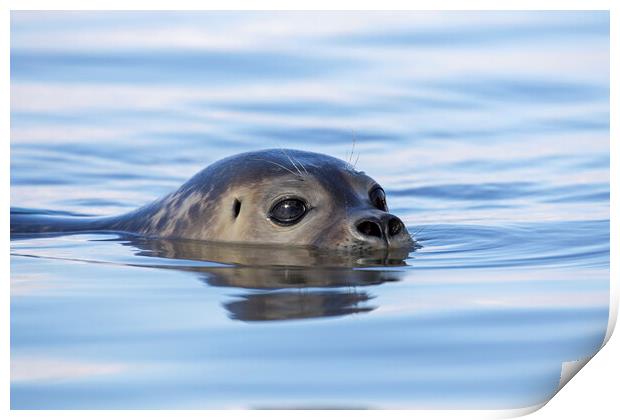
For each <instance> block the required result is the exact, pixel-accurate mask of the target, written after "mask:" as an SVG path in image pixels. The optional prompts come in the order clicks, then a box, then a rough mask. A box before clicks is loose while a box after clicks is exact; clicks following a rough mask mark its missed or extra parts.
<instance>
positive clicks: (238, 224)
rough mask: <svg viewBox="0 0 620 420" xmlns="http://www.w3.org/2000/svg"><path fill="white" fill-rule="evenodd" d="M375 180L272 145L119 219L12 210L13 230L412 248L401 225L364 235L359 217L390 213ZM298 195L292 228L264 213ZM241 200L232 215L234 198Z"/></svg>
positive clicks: (335, 162)
mask: <svg viewBox="0 0 620 420" xmlns="http://www.w3.org/2000/svg"><path fill="white" fill-rule="evenodd" d="M375 185H377V184H376V182H375V181H374V180H373V179H372V178H370V177H368V176H367V175H365V174H364V173H363V172H359V171H356V170H355V169H354V168H353V166H352V165H350V164H349V163H347V162H344V161H342V160H340V159H336V158H333V157H330V156H326V155H322V154H318V153H311V152H304V151H298V150H284V149H270V150H262V151H257V152H249V153H242V154H239V155H235V156H231V157H228V158H226V159H222V160H220V161H218V162H215V163H213V164H212V165H210V166H208V167H207V168H205V169H204V170H202V171H200V172H199V173H197V174H196V175H194V176H193V177H192V178H191V179H190V180H189V181H187V182H186V183H185V184H183V185H182V186H181V187H180V188H179V189H178V190H177V191H175V192H173V193H171V194H169V195H167V196H165V197H163V198H161V199H159V200H157V201H155V202H153V203H151V204H148V205H146V206H144V207H141V208H139V209H137V210H134V211H132V212H130V213H127V214H124V215H121V216H117V217H103V218H88V217H59V216H50V215H34V214H24V213H20V212H14V211H12V212H11V233H12V234H19V233H35V232H72V231H86V230H88V231H102V230H105V231H123V232H133V233H137V234H140V235H144V236H151V237H159V238H184V239H196V240H207V241H215V242H231V243H250V244H273V245H299V246H309V247H317V248H338V249H346V250H350V251H364V250H370V249H377V248H383V247H390V248H404V247H410V246H411V245H412V244H413V241H412V239H411V237H410V235H409V234H408V232H407V230H406V229H404V228H403V229H402V231H401V232H400V233H399V234H398V235H394V237H391V238H389V240H387V239H380V238H374V237H364V236H363V235H360V234H359V232H357V230H356V228H355V226H356V223H357V222H358V221H359V220H362V219H368V218H370V219H373V220H383V219H385V217H393V216H391V215H389V214H387V213H386V212H383V211H381V210H379V209H377V208H375V207H374V206H373V205H372V203H371V202H370V199H369V197H368V192H369V191H370V189H371V188H373V186H375ZM285 196H295V197H302V198H303V199H304V200H306V202H307V203H308V204H309V206H310V210H309V211H308V213H307V214H306V216H305V217H304V218H303V219H302V220H301V221H300V222H299V223H297V224H295V225H293V226H287V227H283V226H278V225H277V224H275V223H273V221H271V220H270V219H269V217H268V212H269V210H270V208H271V206H272V205H273V203H275V202H276V201H277V200H280V199H282V198H283V197H285ZM236 201H238V202H240V203H241V206H240V212H239V214H238V216H237V217H235V213H234V206H235V202H236Z"/></svg>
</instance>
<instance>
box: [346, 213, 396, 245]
mask: <svg viewBox="0 0 620 420" xmlns="http://www.w3.org/2000/svg"><path fill="white" fill-rule="evenodd" d="M356 227H357V231H358V232H359V233H361V234H362V235H364V236H368V237H375V238H380V239H387V238H391V237H392V236H396V235H398V234H399V233H400V232H402V230H403V228H404V225H403V222H401V221H400V219H399V218H398V217H396V216H392V215H391V214H388V215H385V216H384V217H381V218H380V219H374V218H373V219H363V220H361V221H360V222H358V223H357V225H356Z"/></svg>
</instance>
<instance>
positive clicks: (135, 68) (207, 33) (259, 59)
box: [11, 12, 609, 408]
mask: <svg viewBox="0 0 620 420" xmlns="http://www.w3.org/2000/svg"><path fill="white" fill-rule="evenodd" d="M608 39H609V20H608V15H607V14H606V13H598V12H597V13H594V12H592V13H577V12H570V13H525V12H523V13H441V14H437V13H417V14H416V13H397V14H387V13H386V14H379V13H375V14H373V13H331V14H315V13H300V14H283V13H279V14H277V13H263V14H243V13H174V14H172V13H133V14H132V13H35V12H31V13H13V14H12V24H11V124H12V126H11V206H13V207H21V208H26V209H39V210H47V211H62V212H71V213H80V214H92V215H113V214H118V213H122V212H126V211H128V210H130V209H133V208H135V207H137V206H140V205H142V204H145V203H147V202H149V201H150V200H153V199H155V198H157V197H159V196H161V195H163V194H165V193H167V192H169V191H172V190H174V189H175V188H176V187H177V186H178V185H180V184H181V183H182V182H184V181H185V180H186V179H188V178H189V177H190V176H191V175H193V174H194V173H195V172H197V171H198V170H200V169H202V168H203V167H204V166H206V165H208V164H209V163H211V162H213V161H215V160H217V159H219V158H222V157H225V156H228V155H230V154H233V153H238V152H244V151H249V150H254V149H262V148H268V147H289V148H299V149H306V150H311V151H316V152H321V153H326V154H331V155H334V156H338V157H342V158H346V157H347V156H348V154H349V153H350V151H351V147H352V143H353V139H355V143H356V146H355V149H356V153H355V154H357V152H359V162H358V167H359V168H361V169H363V170H364V171H365V172H367V173H368V174H369V175H371V176H372V177H374V178H375V179H376V180H377V181H379V182H380V183H381V184H382V185H383V186H384V187H385V188H386V191H387V194H388V204H389V205H390V208H391V210H392V211H393V213H395V214H397V215H399V216H400V217H401V218H402V219H403V220H404V221H405V223H406V224H407V227H408V229H409V230H410V232H412V233H415V237H416V238H417V239H418V241H419V242H420V244H421V245H422V248H421V249H418V250H417V251H415V252H413V253H411V254H410V255H408V257H407V258H406V259H405V260H404V263H405V264H404V265H399V264H388V265H382V264H380V263H378V262H377V261H372V260H368V261H360V262H358V263H357V264H355V267H354V268H345V267H343V266H341V265H338V264H336V265H333V266H332V265H330V264H323V263H321V260H313V259H312V258H310V257H309V256H307V255H303V254H301V255H300V254H298V253H297V254H296V253H295V252H290V253H287V252H284V251H282V252H281V253H275V252H265V250H260V249H259V250H251V249H247V250H246V249H237V250H228V251H226V252H224V251H223V250H221V249H219V248H218V247H213V246H209V245H200V244H189V245H188V244H184V243H177V242H174V241H148V240H145V239H144V238H135V237H130V236H119V235H118V234H109V233H107V234H106V233H101V234H96V233H89V234H80V235H70V236H39V237H15V238H12V241H11V391H12V392H11V406H12V408H229V407H234V408H237V407H241V408H276V407H345V408H346V407H349V408H401V407H403V408H415V407H420V408H517V407H524V406H529V405H533V404H537V403H540V402H543V401H545V400H547V399H548V398H550V397H551V396H552V395H553V394H554V392H555V391H556V389H557V386H558V381H559V378H560V372H561V368H562V363H563V362H565V361H571V360H576V359H580V358H584V357H587V356H590V355H592V354H594V353H595V352H596V351H597V350H598V349H599V347H600V345H601V343H602V341H603V338H604V336H605V331H606V327H607V318H608V304H609V96H608V91H609V41H608ZM222 252H224V254H225V255H226V256H227V257H226V258H224V259H223V260H222V258H219V257H218V255H219V254H218V253H222ZM308 261H310V263H308Z"/></svg>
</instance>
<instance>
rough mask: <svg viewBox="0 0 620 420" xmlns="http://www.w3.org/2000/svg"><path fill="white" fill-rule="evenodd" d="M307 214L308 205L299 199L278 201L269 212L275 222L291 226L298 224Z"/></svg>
mask: <svg viewBox="0 0 620 420" xmlns="http://www.w3.org/2000/svg"><path fill="white" fill-rule="evenodd" d="M305 214H306V203H304V202H303V201H301V200H300V199H298V198H286V199H284V200H282V201H278V202H277V203H276V204H275V205H274V206H273V207H272V208H271V210H270V211H269V217H270V218H271V220H273V221H274V222H276V223H278V224H280V225H284V226H289V225H293V224H295V223H297V222H298V221H300V220H301V218H302V217H303V216H304V215H305Z"/></svg>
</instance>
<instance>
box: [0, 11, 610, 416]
mask: <svg viewBox="0 0 620 420" xmlns="http://www.w3.org/2000/svg"><path fill="white" fill-rule="evenodd" d="M4 4H6V7H5V8H4V13H3V14H2V25H1V27H2V47H3V55H2V58H3V61H2V64H3V65H2V66H1V67H0V71H1V72H2V73H1V75H2V80H3V85H4V89H3V90H2V91H3V92H7V93H8V92H10V76H9V66H8V56H9V50H10V42H9V35H10V25H9V19H10V12H9V11H10V10H37V9H39V10H68V9H81V10H106V9H108V10H138V9H154V10H198V9H210V10H242V9H251V10H277V9H288V10H610V11H611V25H610V26H611V46H612V47H611V48H612V50H611V67H612V69H613V71H611V73H610V74H611V75H612V76H611V77H612V80H611V90H612V92H611V93H612V95H611V110H612V112H611V115H610V123H611V127H610V130H611V131H610V137H611V138H614V134H615V133H617V121H618V113H617V98H618V87H617V85H616V84H615V83H614V82H615V80H614V76H613V75H614V74H615V73H617V71H618V68H619V67H618V65H617V51H615V49H614V48H615V47H617V45H618V32H619V31H618V28H620V19H618V15H617V13H618V10H619V9H618V7H616V8H615V10H614V7H613V1H611V0H591V1H581V0H579V1H578V0H563V1H559V0H521V1H502V2H498V1H492V0H487V1H468V2H467V4H464V3H463V2H461V1H458V0H452V1H447V0H436V1H434V2H432V3H431V2H421V1H413V0H409V1H393V0H383V1H382V2H370V1H361V0H360V1H356V2H347V1H343V2H337V1H333V0H332V1H324V0H320V1H313V2H311V3H310V2H302V1H296V2H289V1H262V2H260V4H257V2H252V1H228V2H226V3H224V2H221V1H219V2H215V1H188V0H176V1H174V2H170V1H161V0H150V1H131V2H130V1H126V0H125V1H120V0H106V1H103V0H93V1H88V2H87V1H75V0H74V1H70V0H59V1H55V2H54V3H53V4H50V3H49V2H47V1H27V0H26V1H8V2H5V3H4ZM377 6H381V7H377ZM2 106H3V108H4V109H3V112H2V115H1V117H0V118H2V119H1V120H0V121H1V123H2V124H1V125H0V126H1V127H3V128H4V130H3V131H4V139H5V141H4V143H3V148H2V151H3V153H0V159H1V163H0V167H1V168H3V169H4V170H2V174H1V176H2V194H3V198H5V199H4V200H3V201H2V202H3V203H5V209H4V211H5V213H4V215H5V217H4V218H3V219H2V223H1V225H0V226H1V229H2V233H3V235H4V238H6V239H5V242H4V246H3V251H4V252H3V254H2V267H3V271H4V273H5V274H7V275H5V276H3V279H4V281H5V292H4V294H3V296H2V299H3V303H4V304H3V315H4V316H5V317H6V318H5V320H4V322H2V323H1V328H2V337H3V338H4V339H3V340H2V343H3V345H2V348H1V350H0V351H1V352H2V356H3V357H2V361H3V363H2V364H1V365H0V366H1V367H0V369H1V372H2V377H3V382H2V389H1V398H0V404H2V406H1V408H2V412H4V413H7V412H9V398H8V396H9V389H10V384H9V381H10V378H9V366H10V351H9V341H8V339H7V338H8V337H9V314H10V312H9V308H10V282H9V275H8V274H9V242H8V238H9V217H8V214H7V213H8V210H9V208H8V207H9V206H8V203H9V201H10V177H9V171H8V168H9V167H10V165H9V164H10V161H9V160H10V142H9V139H10V127H9V122H10V98H9V96H8V94H7V95H6V96H5V98H4V100H3V101H2ZM618 164H619V162H618V145H617V142H612V144H611V165H610V178H611V179H610V181H611V197H610V206H611V209H612V210H611V213H610V214H612V215H613V214H614V210H616V209H617V208H618V205H617V204H618V203H617V201H618V191H617V186H618V184H617V178H618V177H617V175H618ZM619 227H620V226H619V225H618V223H617V219H616V218H614V217H613V216H612V217H611V243H610V247H611V248H610V250H611V267H610V270H611V271H610V273H611V279H612V281H611V300H612V302H611V310H610V324H609V328H608V332H607V336H606V342H607V341H608V340H609V338H610V336H611V332H612V331H613V328H614V326H615V322H616V318H617V312H618V284H617V283H618V280H617V279H618V265H617V260H618V258H617V255H618V247H617V244H618V239H619V238H618V232H619ZM618 346H619V345H618V339H617V338H616V339H612V340H611V341H609V342H608V343H607V345H606V346H605V347H604V348H603V350H602V351H601V354H598V355H596V356H595V357H594V358H593V360H592V361H591V362H590V363H588V364H587V366H585V367H584V368H583V371H584V372H583V373H580V374H579V379H578V380H576V381H570V382H569V383H568V384H567V385H566V387H565V388H564V389H562V390H561V392H559V393H558V395H557V396H555V397H554V398H553V399H552V400H551V401H550V402H549V403H548V404H547V407H545V408H544V409H543V410H540V411H537V412H536V413H535V414H532V415H531V417H532V418H540V419H550V418H562V419H582V418H584V417H585V416H589V417H590V416H593V418H595V419H601V420H604V419H612V418H616V417H617V415H618V404H617V403H616V400H617V395H616V394H617V382H618V374H619V373H620V370H619V368H618V361H617V357H615V356H614V355H615V354H618V353H620V352H619V351H618V350H619V347H618ZM537 408H538V407H532V408H530V409H523V410H507V411H505V410H500V411H497V410H490V411H479V410H469V411H457V410H452V411H448V410H437V411H420V410H416V411H370V412H357V411H356V412H355V413H345V412H341V411H337V412H321V413H318V412H316V411H306V412H304V411H301V412H294V413H291V412H289V411H275V412H272V411H269V412H264V411H263V412H260V411H208V412H204V411H114V412H113V413H112V412H110V411H88V412H82V411H11V412H10V413H9V414H10V415H11V416H14V417H20V418H31V417H46V418H59V419H60V418H62V419H65V418H69V419H70V418H83V417H84V416H88V417H93V418H97V417H99V418H104V417H106V418H107V417H108V416H110V415H113V416H114V417H119V418H135V417H145V418H146V417H147V416H148V418H149V419H150V418H152V417H156V418H157V417H159V418H162V417H165V418H167V417H168V416H174V417H177V416H183V417H186V416H187V417H191V418H203V417H204V416H205V415H208V416H209V417H212V416H214V415H215V416H216V417H218V418H222V419H228V418H231V419H232V418H234V419H237V418H239V417H240V416H241V417H246V416H247V417H252V418H256V417H263V418H269V419H272V418H278V417H281V418H284V417H286V418H289V417H290V416H294V417H295V418H306V417H307V418H310V417H312V418H314V417H316V416H321V417H323V416H326V415H327V416H334V417H336V416H338V417H341V416H348V415H355V416H356V417H373V418H378V417H379V416H381V417H383V416H385V415H388V416H389V417H391V418H399V417H402V418H411V417H412V416H415V417H417V418H433V419H434V418H455V417H458V418H476V419H478V418H489V417H512V416H515V415H523V414H527V413H528V412H532V411H536V409H537Z"/></svg>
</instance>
